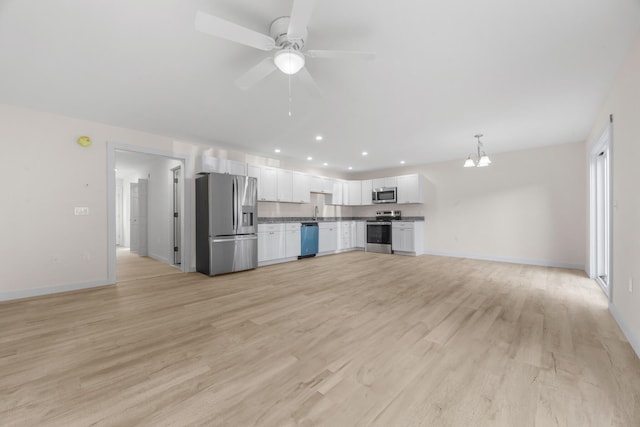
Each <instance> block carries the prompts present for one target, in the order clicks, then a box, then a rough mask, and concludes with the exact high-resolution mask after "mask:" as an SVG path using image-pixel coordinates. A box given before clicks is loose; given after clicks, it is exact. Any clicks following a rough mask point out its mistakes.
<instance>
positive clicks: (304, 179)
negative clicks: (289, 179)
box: [291, 172, 311, 203]
mask: <svg viewBox="0 0 640 427" xmlns="http://www.w3.org/2000/svg"><path fill="white" fill-rule="evenodd" d="M291 201H292V202H294V203H310V202H311V176H309V175H307V174H306V173H302V172H293V193H292V196H291Z"/></svg>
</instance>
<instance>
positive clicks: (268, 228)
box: [258, 224, 284, 233]
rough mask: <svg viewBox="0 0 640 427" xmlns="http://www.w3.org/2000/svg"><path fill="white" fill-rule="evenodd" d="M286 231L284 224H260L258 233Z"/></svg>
mask: <svg viewBox="0 0 640 427" xmlns="http://www.w3.org/2000/svg"><path fill="white" fill-rule="evenodd" d="M280 231H284V224H258V233H267V232H280Z"/></svg>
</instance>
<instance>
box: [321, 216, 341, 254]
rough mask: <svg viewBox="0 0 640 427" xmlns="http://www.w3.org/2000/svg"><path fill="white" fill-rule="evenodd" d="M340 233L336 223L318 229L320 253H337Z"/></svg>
mask: <svg viewBox="0 0 640 427" xmlns="http://www.w3.org/2000/svg"><path fill="white" fill-rule="evenodd" d="M337 240H338V232H337V230H336V223H331V225H328V226H326V227H320V228H319V229H318V252H335V250H336V249H337V243H338V242H337Z"/></svg>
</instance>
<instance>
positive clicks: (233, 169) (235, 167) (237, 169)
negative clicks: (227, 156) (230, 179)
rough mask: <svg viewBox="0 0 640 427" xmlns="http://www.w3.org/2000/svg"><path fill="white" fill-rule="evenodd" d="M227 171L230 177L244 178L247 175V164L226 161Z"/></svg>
mask: <svg viewBox="0 0 640 427" xmlns="http://www.w3.org/2000/svg"><path fill="white" fill-rule="evenodd" d="M227 170H228V172H229V173H230V174H231V175H242V176H245V175H246V174H247V164H246V163H244V162H237V161H235V160H227Z"/></svg>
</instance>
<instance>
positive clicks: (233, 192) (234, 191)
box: [231, 178, 238, 232]
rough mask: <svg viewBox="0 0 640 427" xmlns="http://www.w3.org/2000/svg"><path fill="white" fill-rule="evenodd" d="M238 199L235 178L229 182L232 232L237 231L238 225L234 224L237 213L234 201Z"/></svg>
mask: <svg viewBox="0 0 640 427" xmlns="http://www.w3.org/2000/svg"><path fill="white" fill-rule="evenodd" d="M237 198H238V191H237V187H236V180H235V178H234V179H233V180H232V181H231V227H232V228H233V231H234V232H235V231H238V224H237V222H236V218H237V213H236V199H237Z"/></svg>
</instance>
